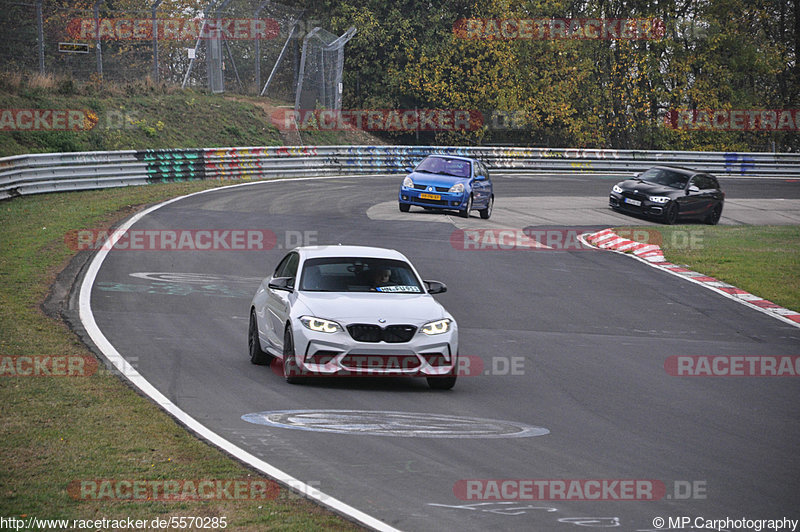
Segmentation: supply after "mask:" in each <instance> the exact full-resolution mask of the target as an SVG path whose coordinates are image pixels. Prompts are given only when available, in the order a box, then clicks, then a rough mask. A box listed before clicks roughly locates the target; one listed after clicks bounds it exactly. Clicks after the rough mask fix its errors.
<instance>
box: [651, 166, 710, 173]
mask: <svg viewBox="0 0 800 532" xmlns="http://www.w3.org/2000/svg"><path fill="white" fill-rule="evenodd" d="M652 168H662V169H664V170H672V171H673V172H678V173H680V174H686V175H695V174H705V173H706V172H701V171H699V170H690V169H689V168H684V167H682V166H666V165H658V166H653V167H652Z"/></svg>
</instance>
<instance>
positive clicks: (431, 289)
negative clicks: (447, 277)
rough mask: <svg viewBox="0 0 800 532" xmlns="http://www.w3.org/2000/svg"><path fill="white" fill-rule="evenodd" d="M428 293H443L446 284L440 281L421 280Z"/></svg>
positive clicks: (445, 290)
mask: <svg viewBox="0 0 800 532" xmlns="http://www.w3.org/2000/svg"><path fill="white" fill-rule="evenodd" d="M422 282H423V283H425V288H426V289H427V290H428V293H429V294H443V293H445V292H447V285H446V284H444V283H443V282H441V281H422Z"/></svg>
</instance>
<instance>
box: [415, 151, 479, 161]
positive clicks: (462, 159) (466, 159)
mask: <svg viewBox="0 0 800 532" xmlns="http://www.w3.org/2000/svg"><path fill="white" fill-rule="evenodd" d="M428 157H439V158H441V159H458V160H460V161H467V162H469V163H474V162H476V161H477V159H473V158H471V157H462V156H460V155H447V154H444V153H432V154H430V155H428V156H426V157H425V158H426V159H427V158H428Z"/></svg>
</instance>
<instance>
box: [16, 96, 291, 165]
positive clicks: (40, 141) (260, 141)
mask: <svg viewBox="0 0 800 532" xmlns="http://www.w3.org/2000/svg"><path fill="white" fill-rule="evenodd" d="M131 92H132V94H127V93H125V92H122V93H118V92H105V91H97V92H96V93H95V92H92V91H89V90H81V91H80V92H78V93H76V94H59V93H58V92H57V91H55V90H48V89H21V90H20V89H8V88H7V89H3V88H2V85H0V109H82V110H85V111H91V112H92V113H94V115H95V116H96V117H97V124H96V125H95V126H94V127H93V128H92V129H90V130H88V131H2V132H0V157H3V156H7V155H18V154H22V153H47V152H70V151H94V150H99V151H106V150H131V149H137V150H140V149H161V148H215V147H226V146H276V145H281V144H283V143H282V142H281V137H280V134H279V133H278V130H277V128H275V126H273V125H272V124H271V123H270V122H269V118H268V117H267V116H266V115H265V114H264V112H263V111H262V110H261V109H259V108H258V107H256V106H255V105H253V104H252V103H249V102H247V101H241V100H237V101H235V100H232V99H226V98H223V97H220V96H214V95H211V94H206V93H202V92H196V91H193V90H175V89H170V90H166V89H163V90H156V89H153V90H152V91H144V90H141V89H140V90H138V91H131Z"/></svg>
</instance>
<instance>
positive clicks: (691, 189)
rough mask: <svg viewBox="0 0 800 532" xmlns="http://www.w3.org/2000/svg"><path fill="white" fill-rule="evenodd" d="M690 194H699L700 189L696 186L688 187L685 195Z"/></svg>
mask: <svg viewBox="0 0 800 532" xmlns="http://www.w3.org/2000/svg"><path fill="white" fill-rule="evenodd" d="M690 192H700V189H699V188H698V187H697V186H696V185H689V190H687V191H686V193H687V194H689V193H690Z"/></svg>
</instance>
